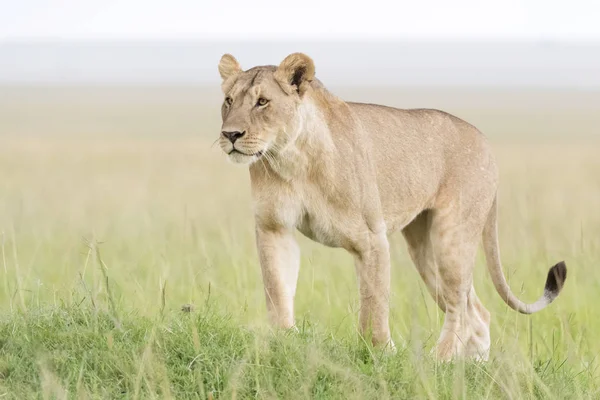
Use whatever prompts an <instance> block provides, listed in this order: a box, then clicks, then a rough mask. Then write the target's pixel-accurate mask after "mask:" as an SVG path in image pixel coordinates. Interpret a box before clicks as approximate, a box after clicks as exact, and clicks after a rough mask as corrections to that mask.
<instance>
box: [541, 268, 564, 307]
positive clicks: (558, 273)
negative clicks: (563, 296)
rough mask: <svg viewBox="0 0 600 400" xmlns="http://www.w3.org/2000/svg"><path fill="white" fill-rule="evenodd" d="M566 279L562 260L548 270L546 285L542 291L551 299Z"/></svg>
mask: <svg viewBox="0 0 600 400" xmlns="http://www.w3.org/2000/svg"><path fill="white" fill-rule="evenodd" d="M566 279H567V265H566V264H565V262H564V261H561V262H559V263H558V264H556V265H555V266H554V267H552V268H550V271H548V278H547V279H546V286H545V287H544V291H545V292H546V295H547V296H548V297H550V298H551V299H554V298H555V297H556V296H558V294H559V293H560V291H561V289H562V287H563V285H564V284H565V280H566Z"/></svg>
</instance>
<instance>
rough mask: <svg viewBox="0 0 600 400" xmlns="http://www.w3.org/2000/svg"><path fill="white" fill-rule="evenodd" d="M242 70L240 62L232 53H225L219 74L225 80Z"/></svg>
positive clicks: (220, 63)
mask: <svg viewBox="0 0 600 400" xmlns="http://www.w3.org/2000/svg"><path fill="white" fill-rule="evenodd" d="M240 72H242V67H240V63H238V61H237V60H236V59H235V57H234V56H232V55H231V54H223V57H221V61H220V62H219V74H221V78H223V80H225V79H227V78H229V77H231V76H233V75H235V74H238V73H240Z"/></svg>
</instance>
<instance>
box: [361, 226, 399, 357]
mask: <svg viewBox="0 0 600 400" xmlns="http://www.w3.org/2000/svg"><path fill="white" fill-rule="evenodd" d="M368 236H369V237H368V240H367V243H366V244H363V245H362V246H361V247H360V250H359V251H358V252H357V254H356V273H357V275H358V284H359V292H360V312H359V324H360V330H361V333H362V334H363V335H365V334H367V335H370V336H371V339H372V341H373V344H374V345H389V346H391V347H392V348H393V346H394V343H393V342H392V340H391V337H390V328H389V301H390V252H389V244H388V239H387V236H386V234H385V232H381V233H372V232H370V233H369V234H368Z"/></svg>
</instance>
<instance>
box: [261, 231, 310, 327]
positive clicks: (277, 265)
mask: <svg viewBox="0 0 600 400" xmlns="http://www.w3.org/2000/svg"><path fill="white" fill-rule="evenodd" d="M256 242H257V247H258V255H259V258H260V266H261V270H262V277H263V283H264V287H265V295H266V300H267V311H268V313H269V319H270V321H271V323H272V324H273V325H274V326H275V327H279V328H291V327H293V326H294V295H295V294H296V283H297V281H298V271H299V269H300V250H299V248H298V244H297V243H296V240H295V239H294V235H293V233H292V232H291V231H288V230H283V229H282V230H276V229H262V228H260V227H257V229H256Z"/></svg>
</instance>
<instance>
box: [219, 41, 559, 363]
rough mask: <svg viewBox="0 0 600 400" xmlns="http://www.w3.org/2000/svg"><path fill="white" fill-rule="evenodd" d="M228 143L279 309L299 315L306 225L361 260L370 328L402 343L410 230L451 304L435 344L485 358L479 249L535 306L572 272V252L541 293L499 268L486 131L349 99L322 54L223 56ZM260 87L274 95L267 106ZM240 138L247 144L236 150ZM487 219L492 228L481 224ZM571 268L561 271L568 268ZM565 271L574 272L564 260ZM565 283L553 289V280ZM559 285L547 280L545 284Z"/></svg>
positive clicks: (364, 318) (444, 352)
mask: <svg viewBox="0 0 600 400" xmlns="http://www.w3.org/2000/svg"><path fill="white" fill-rule="evenodd" d="M219 71H220V73H221V76H222V77H223V86H222V87H223V91H224V94H225V96H226V98H230V99H231V104H228V102H227V101H226V102H224V104H223V108H222V116H223V126H222V131H223V132H228V133H229V134H231V132H238V136H239V138H238V139H237V140H236V141H235V143H234V144H232V143H231V141H230V140H229V139H227V138H226V137H225V134H221V136H220V145H221V148H222V149H223V151H224V152H225V153H227V154H229V158H230V159H231V160H232V161H234V162H236V163H243V164H249V170H250V178H251V188H252V196H253V200H254V207H255V220H256V240H257V247H258V253H259V257H260V264H261V268H262V275H263V280H264V286H265V294H266V299H267V306H268V312H269V316H270V319H271V322H272V323H273V324H274V325H276V326H279V327H284V328H290V327H292V326H293V325H294V312H293V301H294V296H295V292H296V280H297V276H298V269H299V259H300V256H299V249H298V246H297V244H296V242H295V240H294V231H295V230H296V229H297V230H299V231H300V232H302V233H303V234H304V235H305V236H307V237H309V238H311V239H313V240H315V241H318V242H320V243H323V244H325V245H327V246H332V247H342V248H344V249H346V250H348V251H349V252H350V253H352V254H353V255H354V257H355V260H356V272H357V275H358V279H359V294H360V301H361V307H360V316H359V323H360V329H361V331H362V332H363V333H367V332H369V333H370V334H371V335H372V336H371V337H372V340H373V343H374V344H384V345H385V344H389V345H391V346H393V343H392V341H391V338H390V331H389V325H388V315H389V294H390V255H389V244H388V234H390V233H392V232H395V231H402V233H403V234H404V236H405V238H406V241H407V243H408V249H409V252H410V255H411V257H412V259H413V261H414V263H415V265H416V267H417V269H418V271H419V273H420V274H421V276H422V277H423V280H424V281H425V284H426V286H427V288H428V290H429V291H430V293H431V294H432V295H433V296H434V298H435V299H436V301H437V303H438V304H439V306H440V308H441V309H442V310H443V311H444V312H445V313H446V316H445V321H444V325H443V328H442V333H441V336H440V339H439V341H438V344H437V356H438V357H439V358H440V359H442V360H449V359H451V358H452V357H454V356H470V357H475V358H479V359H486V358H487V355H488V351H489V346H490V335H489V324H490V314H489V312H488V311H487V310H486V309H485V308H484V307H483V305H482V304H481V302H480V301H479V299H478V298H477V295H476V294H475V290H474V288H473V285H472V279H473V266H474V260H475V253H476V251H477V247H478V243H479V240H480V238H481V236H482V234H484V232H485V235H484V247H485V250H486V257H487V259H488V266H489V269H490V272H491V275H492V278H493V280H494V284H495V286H496V288H497V290H498V292H499V293H500V294H501V296H502V298H503V299H505V301H507V303H508V304H509V305H510V306H511V307H513V308H515V309H517V310H519V311H521V312H525V313H529V312H534V311H537V310H539V309H541V308H543V307H545V306H546V305H547V304H549V303H550V302H551V301H552V300H553V299H554V298H555V297H556V295H557V294H558V291H560V288H561V287H562V284H563V282H564V277H565V276H563V275H564V274H566V269H564V268H563V267H564V264H562V266H560V268H558V269H556V267H555V270H554V271H555V272H556V271H558V272H557V273H556V274H555V275H556V276H555V277H554V281H551V277H550V276H549V282H550V283H547V291H546V293H545V296H544V297H542V298H541V299H540V300H539V301H538V302H537V303H535V304H533V305H527V304H524V303H522V302H520V301H519V300H518V299H517V298H516V297H515V296H514V295H513V294H512V292H511V291H510V289H509V288H508V285H507V284H506V281H505V280H504V276H503V274H502V270H501V265H500V259H499V253H498V247H497V238H496V190H497V186H498V171H497V167H496V163H495V161H494V158H493V156H492V153H491V151H490V147H489V145H488V143H487V141H486V139H485V138H484V136H483V135H482V134H481V133H480V132H479V131H478V130H477V129H476V128H475V127H473V126H472V125H470V124H468V123H466V122H464V121H462V120H460V119H458V118H456V117H454V116H452V115H449V114H447V113H444V112H441V111H437V110H429V109H415V110H400V109H395V108H390V107H385V106H380V105H373V104H361V103H349V102H344V101H343V100H341V99H339V98H337V97H336V96H334V95H333V94H331V93H330V92H329V91H327V90H326V89H325V88H324V87H323V85H322V84H321V83H320V82H319V81H318V80H317V79H316V78H315V77H314V73H315V68H314V63H313V61H312V60H311V59H310V58H309V57H308V56H306V55H304V54H299V53H295V54H292V55H290V56H288V57H287V58H286V59H285V60H284V61H283V62H282V63H281V65H280V66H279V67H275V66H263V67H255V68H252V69H250V70H248V71H242V70H241V68H240V67H239V64H238V62H237V61H236V60H235V59H234V58H233V57H232V56H230V55H225V56H223V58H222V60H221V63H220V65H219ZM260 98H264V99H266V100H268V103H267V104H266V105H264V106H259V105H258V104H257V103H258V102H259V99H260ZM234 146H235V149H236V150H237V151H239V152H235V151H234V152H233V153H231V152H232V150H233V149H234ZM484 228H485V229H484ZM563 270H564V271H563ZM563 272H564V273H563ZM552 284H554V286H557V287H558V290H551V289H548V287H550V286H552ZM548 285H550V286H548Z"/></svg>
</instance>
